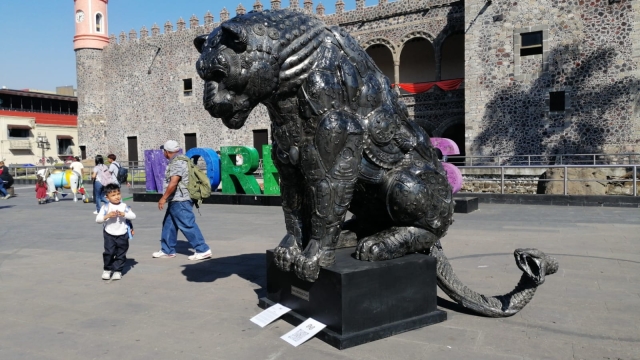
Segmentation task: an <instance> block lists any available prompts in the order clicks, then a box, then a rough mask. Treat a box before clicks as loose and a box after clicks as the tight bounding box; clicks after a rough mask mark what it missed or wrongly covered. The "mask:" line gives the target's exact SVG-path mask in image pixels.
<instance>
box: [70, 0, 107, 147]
mask: <svg viewBox="0 0 640 360" xmlns="http://www.w3.org/2000/svg"><path fill="white" fill-rule="evenodd" d="M108 3H109V0H74V14H73V21H74V22H75V24H76V34H75V36H74V37H73V49H74V50H75V52H76V76H77V83H78V145H79V146H80V147H81V148H82V149H84V150H85V151H86V155H87V156H88V157H93V156H95V155H96V154H105V153H108V151H109V149H108V148H104V147H105V146H106V145H105V144H106V141H105V139H106V129H107V124H106V122H107V118H106V111H105V104H104V101H105V100H104V97H105V84H104V74H103V69H104V59H103V55H102V49H104V47H105V46H107V45H109V36H108V32H107V31H108V28H107V4H108Z"/></svg>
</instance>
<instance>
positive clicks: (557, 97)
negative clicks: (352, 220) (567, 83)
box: [549, 91, 566, 111]
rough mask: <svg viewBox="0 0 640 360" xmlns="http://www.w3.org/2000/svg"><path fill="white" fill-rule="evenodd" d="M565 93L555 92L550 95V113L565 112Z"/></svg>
mask: <svg viewBox="0 0 640 360" xmlns="http://www.w3.org/2000/svg"><path fill="white" fill-rule="evenodd" d="M565 110H566V103H565V94H564V91H553V92H550V93H549V111H565Z"/></svg>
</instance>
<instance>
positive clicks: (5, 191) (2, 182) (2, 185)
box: [0, 180, 8, 197]
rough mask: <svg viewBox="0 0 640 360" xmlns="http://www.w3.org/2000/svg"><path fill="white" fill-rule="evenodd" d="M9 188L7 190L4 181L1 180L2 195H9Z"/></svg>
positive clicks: (0, 193)
mask: <svg viewBox="0 0 640 360" xmlns="http://www.w3.org/2000/svg"><path fill="white" fill-rule="evenodd" d="M7 194H8V193H7V190H5V188H4V181H3V180H0V195H2V197H5V196H7Z"/></svg>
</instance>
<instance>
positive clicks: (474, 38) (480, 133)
mask: <svg viewBox="0 0 640 360" xmlns="http://www.w3.org/2000/svg"><path fill="white" fill-rule="evenodd" d="M83 1H85V2H87V1H88V2H101V3H105V4H106V1H105V0H83ZM78 3H80V0H77V1H76V4H78ZM355 3H356V4H355V5H356V7H355V9H354V10H350V11H345V10H344V5H345V4H344V2H343V0H337V2H336V12H335V14H325V13H324V7H323V6H322V4H319V5H317V7H316V8H315V11H314V9H313V6H314V4H313V3H312V1H311V0H304V2H303V4H302V6H300V3H299V0H297V1H295V0H292V1H291V5H290V8H291V9H293V10H296V11H302V12H306V13H309V14H314V15H315V16H318V17H319V18H320V19H322V20H323V21H324V22H325V23H327V24H328V25H340V26H342V27H343V28H345V29H346V30H347V31H348V32H349V33H350V34H351V35H352V36H354V38H356V39H357V40H358V41H359V42H360V44H361V45H362V46H363V47H364V48H366V49H367V52H368V53H369V54H370V55H371V56H372V58H373V59H374V61H375V62H376V63H377V64H378V66H379V67H380V69H381V70H382V71H383V72H384V73H385V75H387V76H388V77H389V79H390V82H391V83H393V84H399V83H420V82H433V81H441V80H449V79H456V78H462V79H464V80H463V83H462V85H461V87H460V88H458V89H453V90H450V91H444V90H441V89H440V88H438V87H433V88H432V89H431V90H429V91H427V92H423V93H420V94H412V93H406V92H404V91H401V97H402V98H403V100H404V101H405V103H406V104H407V107H408V109H409V112H410V114H411V115H412V116H413V117H414V118H415V119H416V120H417V121H418V122H419V124H420V125H421V126H423V127H424V128H425V129H426V130H427V132H429V133H430V134H431V135H433V136H442V137H448V138H452V139H454V140H455V141H456V142H457V143H458V144H459V146H460V148H461V150H462V151H463V152H464V153H466V154H467V155H494V154H495V155H497V154H500V155H508V154H553V153H558V152H560V153H579V152H628V151H636V150H640V149H637V147H638V144H637V142H638V139H640V128H639V126H640V121H639V114H638V112H639V111H640V110H639V108H638V97H637V93H638V86H639V79H640V76H639V73H638V71H639V70H638V69H639V67H638V65H639V61H640V40H639V36H640V35H639V34H640V33H639V32H640V6H639V5H638V2H637V1H631V0H593V1H589V0H584V1H583V0H575V1H574V0H567V1H564V0H563V1H561V0H537V1H525V2H516V1H514V0H511V1H506V0H493V1H487V2H485V1H481V0H467V1H466V2H463V1H452V0H397V1H394V2H388V1H386V0H379V3H378V4H377V5H374V6H368V7H365V2H364V0H355ZM76 6H78V5H76ZM280 6H281V1H280V0H271V1H270V8H271V9H278V8H280ZM252 10H253V11H264V6H263V4H262V3H260V1H259V0H257V1H256V3H255V4H254V5H253V7H252ZM235 11H236V14H244V13H245V12H246V11H247V10H246V9H245V8H244V7H243V6H241V5H240V6H238V8H236V9H235ZM229 17H230V14H229V11H227V10H226V9H223V10H222V11H221V12H220V16H219V21H215V19H214V16H213V15H212V14H210V13H207V14H206V15H205V16H204V19H203V20H204V21H202V22H201V21H200V19H198V18H197V17H195V16H192V17H191V18H189V20H188V21H185V20H183V19H182V18H180V19H179V20H178V21H177V22H176V24H175V26H174V25H173V24H172V23H170V22H167V23H165V24H163V26H162V31H161V28H160V27H159V26H157V25H154V26H153V27H152V28H151V29H150V30H148V29H146V28H144V27H143V28H142V29H141V30H140V31H139V32H138V31H135V30H131V31H129V32H128V33H125V32H124V31H123V32H121V33H120V34H119V36H115V35H111V36H110V37H109V39H108V40H107V42H108V43H105V44H104V46H101V47H99V48H98V49H96V48H76V54H77V55H76V58H77V63H78V64H77V68H78V101H79V113H78V123H79V125H78V126H79V137H80V143H81V145H86V146H87V154H88V156H94V155H95V154H98V153H102V154H104V153H108V152H113V153H116V154H117V155H119V157H120V158H121V159H129V160H137V159H139V155H138V154H141V153H142V151H143V150H145V149H152V148H157V147H158V146H159V145H160V144H161V143H163V142H164V141H165V140H166V139H168V138H172V139H176V140H177V141H179V142H181V143H182V144H183V145H184V146H187V147H189V146H193V145H194V144H197V146H206V147H212V148H214V149H216V148H219V147H220V146H226V145H249V146H252V145H254V144H255V143H256V139H258V138H261V139H262V136H263V135H264V134H265V132H267V133H268V132H269V131H270V129H269V119H268V116H267V112H266V109H265V108H264V107H262V106H258V107H257V108H256V109H255V110H254V111H253V113H252V114H251V116H250V118H249V120H248V121H247V122H246V125H245V127H244V128H243V129H240V130H229V129H227V128H226V127H224V125H222V123H221V122H220V121H219V120H217V119H213V118H211V117H210V116H209V114H208V113H207V112H206V111H205V110H204V109H203V106H202V100H201V99H202V97H203V94H202V92H203V82H202V80H200V78H199V77H198V75H197V73H196V71H195V65H194V64H195V62H196V60H197V58H198V56H199V54H198V53H197V51H196V50H195V48H194V46H193V43H192V41H193V39H194V38H195V37H197V36H199V35H202V34H207V33H209V32H210V31H212V30H213V29H214V28H215V27H216V26H218V25H219V24H220V22H223V21H226V20H228V19H229ZM106 20H107V19H106V18H104V21H105V24H104V27H105V29H106V25H107V24H106ZM77 31H78V30H77ZM81 31H82V30H81ZM399 91H400V90H399ZM259 141H263V140H259Z"/></svg>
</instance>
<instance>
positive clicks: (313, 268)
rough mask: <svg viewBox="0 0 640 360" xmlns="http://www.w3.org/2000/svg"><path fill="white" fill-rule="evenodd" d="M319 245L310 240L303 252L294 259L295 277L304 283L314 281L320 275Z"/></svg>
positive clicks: (315, 241)
mask: <svg viewBox="0 0 640 360" xmlns="http://www.w3.org/2000/svg"><path fill="white" fill-rule="evenodd" d="M320 254H321V250H320V244H319V243H318V241H317V240H311V241H310V242H309V245H307V248H306V249H304V252H303V253H302V254H300V255H298V256H297V257H296V260H295V264H294V265H295V267H294V270H295V272H296V275H297V276H298V277H299V278H300V279H302V280H305V281H311V282H313V281H316V279H318V275H319V274H320Z"/></svg>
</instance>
